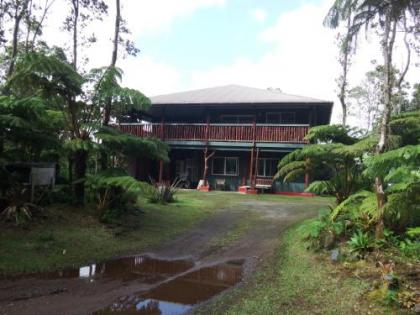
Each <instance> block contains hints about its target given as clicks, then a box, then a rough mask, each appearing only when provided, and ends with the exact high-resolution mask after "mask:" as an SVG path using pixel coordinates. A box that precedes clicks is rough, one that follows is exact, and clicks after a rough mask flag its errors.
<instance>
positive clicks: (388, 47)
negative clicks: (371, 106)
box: [375, 9, 397, 239]
mask: <svg viewBox="0 0 420 315" xmlns="http://www.w3.org/2000/svg"><path fill="white" fill-rule="evenodd" d="M396 29H397V22H396V21H393V20H392V17H391V12H390V9H388V12H387V14H386V17H385V25H384V34H383V39H382V43H381V44H382V54H383V57H384V86H383V103H384V110H383V113H382V118H381V124H380V134H379V142H378V146H377V149H376V153H377V154H381V153H383V152H384V151H385V149H386V145H387V143H388V138H389V121H390V118H391V112H392V88H393V86H394V82H393V74H392V71H393V69H392V53H393V49H394V42H395V35H396ZM375 191H376V199H377V207H378V212H379V213H378V223H377V225H376V230H375V237H376V238H377V239H382V238H383V237H384V219H383V215H384V206H385V203H386V195H385V192H384V182H383V179H382V178H381V177H380V176H377V177H376V178H375Z"/></svg>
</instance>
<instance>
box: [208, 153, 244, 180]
mask: <svg viewBox="0 0 420 315" xmlns="http://www.w3.org/2000/svg"><path fill="white" fill-rule="evenodd" d="M216 159H223V174H219V173H215V172H214V161H215V160H216ZM228 159H233V160H235V161H236V173H235V174H226V161H227V160H228ZM211 174H212V175H216V176H238V175H239V158H238V157H232V156H216V157H214V158H213V159H212V165H211Z"/></svg>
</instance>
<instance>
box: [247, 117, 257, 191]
mask: <svg viewBox="0 0 420 315" xmlns="http://www.w3.org/2000/svg"><path fill="white" fill-rule="evenodd" d="M256 134H257V122H256V115H255V116H254V122H253V128H252V149H251V161H250V165H249V185H250V189H249V190H248V193H250V194H255V193H256V190H255V179H254V177H255V175H256V173H255V170H254V167H255V166H254V162H255V161H254V153H255V147H256V143H255V142H256Z"/></svg>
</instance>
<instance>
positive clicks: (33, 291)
mask: <svg viewBox="0 0 420 315" xmlns="http://www.w3.org/2000/svg"><path fill="white" fill-rule="evenodd" d="M227 196H228V195H227ZM326 204H327V201H322V200H320V199H315V198H314V199H311V198H306V199H302V198H300V199H299V198H279V199H278V200H275V199H273V200H270V201H267V200H257V199H255V200H253V199H250V198H246V199H244V200H243V201H240V202H238V203H235V205H234V206H230V207H229V208H226V209H220V210H219V211H217V212H216V213H215V214H214V215H212V216H211V217H209V218H208V219H206V220H205V221H203V222H202V223H200V224H199V225H198V226H196V227H195V228H194V229H192V230H190V231H188V232H187V233H185V234H183V235H181V236H179V237H178V238H176V239H174V240H172V241H170V242H167V243H165V244H163V245H162V246H160V247H159V248H154V249H150V250H149V251H147V252H146V253H141V254H142V255H146V256H148V257H153V258H157V259H165V260H175V259H176V260H180V259H185V260H186V261H192V262H193V265H191V266H190V267H191V268H187V269H188V270H187V271H188V272H190V273H191V272H193V271H195V270H199V269H202V268H204V267H206V266H213V265H216V264H220V263H223V262H227V261H234V260H236V261H239V260H241V261H244V262H245V263H244V265H243V272H242V278H243V279H245V278H246V277H248V276H249V275H250V274H251V272H252V271H253V270H255V268H257V266H258V264H259V263H260V262H262V261H264V259H265V258H266V257H267V256H269V255H271V254H272V253H273V251H274V248H275V246H276V245H277V244H278V239H279V235H280V234H281V233H282V232H283V231H284V230H285V229H286V228H287V227H288V226H290V225H291V224H293V223H295V222H297V221H300V220H302V219H304V218H308V217H311V216H314V215H315V214H316V213H317V210H318V209H319V208H320V207H322V206H325V205H326ZM162 228H164V227H162ZM98 268H99V267H98ZM185 271H186V270H184V271H180V272H179V273H175V274H171V275H170V276H168V277H166V278H164V279H158V280H157V281H145V279H144V278H142V279H141V280H139V278H137V279H136V278H134V279H133V278H131V279H124V277H120V278H118V277H113V278H99V279H91V278H80V277H74V278H71V277H68V278H66V277H61V278H55V277H44V278H43V279H40V278H39V277H33V278H31V279H15V280H5V281H0V314H22V315H24V314H91V313H93V312H95V311H97V310H99V309H101V308H103V307H106V306H108V305H110V304H112V303H113V302H114V301H115V300H118V299H119V298H120V297H122V296H127V295H129V294H132V293H133V292H139V291H140V292H141V291H145V290H152V289H153V288H154V287H156V286H158V285H161V284H162V282H167V281H170V280H171V279H173V278H176V277H179V276H180V275H183V274H185Z"/></svg>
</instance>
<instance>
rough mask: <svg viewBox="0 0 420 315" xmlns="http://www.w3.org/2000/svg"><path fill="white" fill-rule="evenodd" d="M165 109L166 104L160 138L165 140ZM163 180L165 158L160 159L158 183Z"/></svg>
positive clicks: (163, 110)
mask: <svg viewBox="0 0 420 315" xmlns="http://www.w3.org/2000/svg"><path fill="white" fill-rule="evenodd" d="M165 111H166V106H165V107H163V109H162V116H161V117H160V140H162V141H165ZM162 181H163V160H159V179H158V184H162Z"/></svg>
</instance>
